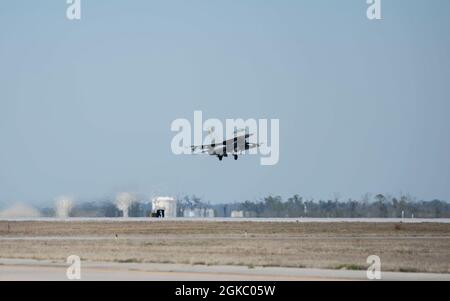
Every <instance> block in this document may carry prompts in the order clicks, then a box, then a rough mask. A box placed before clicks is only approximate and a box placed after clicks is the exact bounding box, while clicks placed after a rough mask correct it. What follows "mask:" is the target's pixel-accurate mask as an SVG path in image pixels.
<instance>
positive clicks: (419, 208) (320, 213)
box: [41, 194, 450, 218]
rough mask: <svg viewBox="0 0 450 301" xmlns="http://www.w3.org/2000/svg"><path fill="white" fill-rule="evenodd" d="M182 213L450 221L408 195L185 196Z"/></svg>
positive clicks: (89, 211) (94, 213)
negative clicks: (219, 199) (224, 199)
mask: <svg viewBox="0 0 450 301" xmlns="http://www.w3.org/2000/svg"><path fill="white" fill-rule="evenodd" d="M185 209H213V210H214V213H215V216H216V217H229V216H230V215H231V212H232V211H242V213H243V214H244V216H245V217H280V218H282V217H290V218H299V217H327V218H400V217H402V216H403V217H405V218H411V217H414V218H450V203H448V202H446V201H443V200H438V199H435V200H431V201H424V200H416V199H414V198H413V197H411V196H408V195H401V196H399V197H393V196H389V195H383V194H376V195H373V196H371V195H369V194H366V195H364V196H363V197H361V198H360V199H347V200H341V199H339V198H338V197H335V198H333V199H326V200H323V199H319V200H315V199H313V198H304V197H302V196H299V195H294V196H292V197H289V198H287V199H285V200H284V199H283V198H282V197H280V196H267V197H264V198H262V199H260V200H255V201H249V200H246V201H242V202H233V203H219V204H217V203H211V202H209V201H204V200H202V199H201V198H200V197H197V196H195V195H193V196H184V197H182V198H179V199H178V200H177V216H183V212H184V210H185ZM151 210H152V208H151V204H149V202H148V201H144V200H137V201H135V202H133V203H132V204H131V205H130V208H129V216H130V217H148V216H149V215H150V213H151ZM41 213H42V214H43V215H44V216H54V209H53V208H51V207H48V208H43V209H41ZM121 214H122V213H121V211H120V210H119V209H118V208H117V206H116V205H115V203H114V201H113V200H101V201H92V202H83V203H76V204H75V205H74V206H73V208H72V210H71V213H70V216H73V217H120V216H121Z"/></svg>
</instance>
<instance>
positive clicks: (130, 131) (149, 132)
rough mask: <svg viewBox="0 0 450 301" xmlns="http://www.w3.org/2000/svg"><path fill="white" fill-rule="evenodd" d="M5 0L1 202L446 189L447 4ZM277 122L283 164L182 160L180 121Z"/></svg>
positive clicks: (0, 23)
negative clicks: (70, 7) (198, 117)
mask: <svg viewBox="0 0 450 301" xmlns="http://www.w3.org/2000/svg"><path fill="white" fill-rule="evenodd" d="M365 2H366V1H365V0H346V1H335V0H314V1H313V0H310V1H306V0H305V1H302V0H295V1H294V0H276V1H275V0H270V1H258V0H190V1H181V0H178V1H175V0H165V1H162V0H161V1H160V0H158V1H148V0H145V1H99V0H82V19H81V20H80V21H76V22H70V21H68V20H66V18H65V9H66V6H67V5H66V1H65V0H52V1H24V0H14V1H2V2H0V204H2V203H3V204H5V203H9V202H17V201H21V202H29V203H35V204H42V203H46V202H49V201H51V200H53V199H54V198H55V197H57V196H58V195H61V194H69V195H73V196H74V197H75V198H78V199H96V198H98V197H103V196H105V195H112V194H114V193H116V192H119V191H133V192H138V193H142V194H147V195H154V194H169V195H180V194H184V193H187V194H197V195H200V196H202V197H204V198H205V199H207V200H210V201H212V202H224V201H225V202H226V201H230V202H231V201H234V200H245V199H251V200H253V199H256V198H259V197H262V196H265V195H267V194H276V195H282V196H290V195H292V194H295V193H299V194H301V195H304V196H307V197H316V198H319V197H321V198H329V197H332V196H333V195H334V194H335V193H339V194H340V195H341V196H342V197H359V196H361V195H362V194H364V193H366V192H369V193H378V192H383V193H391V194H399V193H402V192H403V193H410V194H412V195H414V196H417V197H418V198H424V199H432V198H441V199H445V200H449V199H450V185H449V183H450V156H449V154H450V139H449V138H448V136H449V133H448V132H449V130H450V119H449V113H450V97H449V87H450V82H449V81H450V18H449V17H448V12H449V11H450V1H448V0H432V1H425V0H421V1H419V0H411V1H407V0H395V1H392V0H390V1H387V0H383V2H382V10H383V11H382V15H383V20H382V21H369V20H368V19H367V18H366V12H365V11H366V7H367V5H366V4H365ZM194 110H202V111H203V113H204V117H205V118H223V119H225V118H279V119H280V131H281V132H280V135H281V142H280V143H281V145H280V162H279V164H278V165H276V166H269V167H268V166H260V164H259V158H258V157H255V156H249V157H245V158H241V159H240V160H239V161H236V162H235V161H234V160H231V159H228V160H224V161H223V162H219V161H218V160H217V159H216V158H213V157H201V156H194V157H191V156H174V155H173V154H172V153H171V150H170V141H171V139H172V137H173V135H174V134H173V133H172V132H171V131H170V124H171V122H172V121H173V120H174V119H175V118H188V119H191V120H192V118H193V112H194Z"/></svg>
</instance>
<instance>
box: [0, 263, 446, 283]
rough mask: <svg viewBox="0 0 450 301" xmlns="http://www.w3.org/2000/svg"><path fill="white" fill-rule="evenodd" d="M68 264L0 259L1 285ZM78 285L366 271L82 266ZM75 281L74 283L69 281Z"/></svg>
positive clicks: (311, 277) (340, 275)
mask: <svg viewBox="0 0 450 301" xmlns="http://www.w3.org/2000/svg"><path fill="white" fill-rule="evenodd" d="M68 266H69V265H68V264H65V263H64V262H55V261H50V260H41V261H38V260H31V259H0V281H69V279H68V278H67V276H66V269H67V268H68ZM80 280H81V281H99V280H105V281H212V280H213V281H348V280H350V281H364V280H368V279H367V277H366V271H352V270H327V269H300V268H280V267H254V268H248V267H244V266H205V265H186V264H152V263H114V262H82V263H81V279H80ZM381 280H388V281H400V280H410V281H417V280H424V281H450V274H437V273H398V272H382V279H381ZM70 281H74V280H70Z"/></svg>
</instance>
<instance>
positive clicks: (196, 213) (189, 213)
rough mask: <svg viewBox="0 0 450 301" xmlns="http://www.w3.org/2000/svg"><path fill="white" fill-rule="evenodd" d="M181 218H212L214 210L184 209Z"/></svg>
mask: <svg viewBox="0 0 450 301" xmlns="http://www.w3.org/2000/svg"><path fill="white" fill-rule="evenodd" d="M183 217H214V209H211V208H208V209H205V208H194V209H184V211H183Z"/></svg>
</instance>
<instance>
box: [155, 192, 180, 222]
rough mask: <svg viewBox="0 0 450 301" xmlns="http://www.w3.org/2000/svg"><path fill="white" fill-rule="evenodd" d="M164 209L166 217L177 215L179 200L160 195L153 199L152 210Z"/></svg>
mask: <svg viewBox="0 0 450 301" xmlns="http://www.w3.org/2000/svg"><path fill="white" fill-rule="evenodd" d="M157 210H164V217H177V201H176V200H175V199H174V198H172V197H163V196H159V197H156V198H153V199H152V211H153V212H156V211H157Z"/></svg>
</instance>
